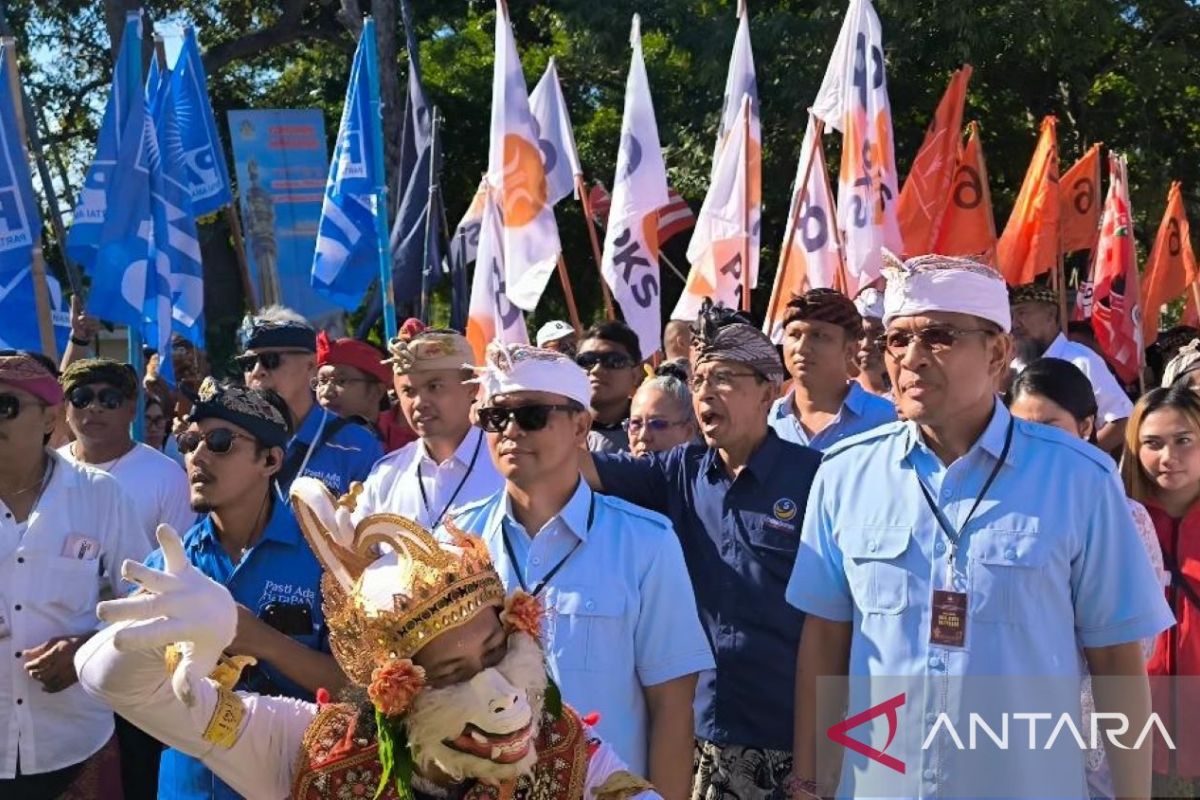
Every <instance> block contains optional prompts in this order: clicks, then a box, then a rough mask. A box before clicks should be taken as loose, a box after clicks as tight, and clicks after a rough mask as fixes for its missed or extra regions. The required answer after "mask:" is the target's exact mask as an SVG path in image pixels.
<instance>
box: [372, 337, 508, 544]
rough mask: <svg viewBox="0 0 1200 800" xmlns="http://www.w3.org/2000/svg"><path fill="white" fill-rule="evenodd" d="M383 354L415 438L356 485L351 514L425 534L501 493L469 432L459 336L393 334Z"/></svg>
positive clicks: (471, 396) (470, 387)
mask: <svg viewBox="0 0 1200 800" xmlns="http://www.w3.org/2000/svg"><path fill="white" fill-rule="evenodd" d="M388 350H389V351H390V352H391V354H392V357H391V358H390V359H388V361H389V362H390V363H391V365H392V371H393V372H394V375H393V380H394V382H395V386H396V396H397V397H398V398H399V399H400V408H401V410H402V411H403V412H404V416H405V418H406V419H407V420H408V423H409V425H411V426H412V428H413V430H414V431H416V432H417V435H418V436H419V437H420V438H418V439H417V441H415V442H411V443H410V444H407V445H405V446H404V447H402V448H400V449H399V450H397V451H396V452H394V453H391V454H389V455H387V456H386V457H384V458H382V459H380V460H379V461H378V462H377V463H376V464H375V466H374V467H373V468H372V469H371V474H370V475H369V476H367V479H366V481H364V482H363V491H362V495H361V496H360V497H359V499H358V513H359V514H360V515H365V514H374V513H380V512H384V511H387V512H390V513H393V514H400V515H401V516H405V517H408V518H409V519H412V520H416V521H417V522H418V523H420V524H421V525H424V526H426V527H428V528H430V529H431V530H432V529H434V528H436V527H437V526H438V525H439V524H441V522H442V520H443V519H445V518H446V517H447V515H450V516H453V513H454V512H455V511H456V510H457V509H459V508H461V507H462V506H464V505H466V504H467V503H471V502H474V501H476V500H479V499H481V498H484V497H488V496H490V495H493V494H495V493H496V492H498V491H500V489H501V488H503V486H504V479H503V478H501V477H500V474H499V473H498V472H496V467H495V465H494V464H493V463H492V460H491V458H489V457H488V453H487V442H485V441H484V436H483V431H481V430H479V428H476V427H474V426H473V425H471V406H472V405H473V404H474V402H475V394H476V391H477V390H478V388H479V387H478V386H476V385H475V384H474V383H470V382H469V381H471V379H472V378H474V377H475V373H474V372H472V371H471V368H470V364H471V362H472V361H474V360H475V355H474V353H473V352H472V351H471V345H470V344H468V343H467V340H466V337H464V336H463V335H462V334H459V333H456V332H454V331H449V330H436V329H425V330H423V331H422V332H420V333H417V334H415V335H412V336H409V335H407V334H405V333H401V335H400V336H397V337H396V338H394V339H393V340H392V341H391V343H390V344H389V345H388Z"/></svg>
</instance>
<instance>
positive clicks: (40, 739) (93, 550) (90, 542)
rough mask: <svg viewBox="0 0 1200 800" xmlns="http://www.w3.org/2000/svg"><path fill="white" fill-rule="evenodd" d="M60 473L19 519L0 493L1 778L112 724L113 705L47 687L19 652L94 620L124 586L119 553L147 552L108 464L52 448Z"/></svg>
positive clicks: (61, 761)
mask: <svg viewBox="0 0 1200 800" xmlns="http://www.w3.org/2000/svg"><path fill="white" fill-rule="evenodd" d="M47 453H48V454H49V455H50V458H51V459H52V460H53V462H52V463H53V470H54V472H53V474H52V475H51V476H50V480H49V482H48V483H47V485H46V489H45V492H43V494H42V497H41V499H40V500H38V503H37V506H36V507H35V508H34V510H33V512H32V513H31V514H30V515H29V518H28V520H27V521H26V523H24V524H18V523H17V522H16V521H15V519H14V518H13V516H12V513H11V511H10V510H9V509H8V507H7V506H5V505H4V503H3V502H2V501H0V608H2V609H3V612H2V613H3V614H4V616H5V617H6V618H7V619H8V622H9V627H10V629H11V635H9V636H6V637H4V638H0V778H12V777H14V776H15V774H16V767H17V752H18V750H19V751H20V757H21V772H22V773H23V774H28V775H33V774H37V773H42V772H52V771H54V770H57V769H62V768H64V767H68V766H71V765H72V764H77V763H79V762H80V761H83V760H85V759H87V758H88V757H90V756H92V755H93V754H95V753H96V752H97V751H98V750H99V749H100V748H101V747H103V746H104V744H105V742H107V741H108V740H109V738H110V737H111V736H112V733H113V716H112V709H110V708H108V707H107V706H105V705H104V704H102V703H100V702H97V701H96V700H94V699H92V698H90V697H88V696H87V694H85V693H84V691H83V689H82V688H80V686H79V685H78V684H75V685H73V686H71V687H70V688H68V689H65V690H63V691H61V692H56V693H53V694H51V693H49V692H46V691H45V690H44V689H43V688H42V684H41V683H40V682H38V681H36V680H34V679H33V678H31V677H29V674H28V673H27V672H26V671H25V669H24V664H25V658H24V657H23V656H22V652H23V651H25V650H29V649H31V648H34V647H37V646H38V645H40V644H43V643H44V642H46V641H47V640H49V639H51V638H53V637H56V636H71V635H79V634H86V633H89V632H91V631H93V630H95V629H96V625H97V623H96V603H97V602H99V600H100V598H101V592H102V591H103V590H105V589H107V590H108V592H107V593H108V594H110V595H121V594H124V590H123V589H122V587H121V579H120V565H121V561H122V560H124V559H126V558H129V559H133V560H134V561H141V560H142V559H143V558H145V557H146V554H147V553H149V552H150V544H149V542H147V541H146V536H145V534H144V533H143V530H142V526H141V523H140V521H139V520H138V517H137V513H136V512H135V511H134V507H133V503H132V501H131V500H130V499H129V498H128V497H127V496H126V494H125V493H124V492H123V491H122V490H121V488H120V487H119V486H118V485H117V482H116V481H115V480H114V479H113V478H112V477H111V476H110V475H107V474H105V473H103V472H99V471H97V470H94V469H91V468H89V467H84V466H78V465H76V464H73V463H72V462H70V461H68V460H67V459H65V458H63V457H62V456H60V455H58V454H57V453H54V452H53V451H49V450H48V451H47Z"/></svg>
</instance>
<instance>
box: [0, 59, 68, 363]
mask: <svg viewBox="0 0 1200 800" xmlns="http://www.w3.org/2000/svg"><path fill="white" fill-rule="evenodd" d="M0 42H2V43H3V46H4V60H5V61H6V62H7V66H8V89H9V96H10V97H12V104H13V112H14V114H15V115H16V118H17V137H18V138H19V139H20V140H21V153H22V155H23V156H24V157H25V163H26V164H28V163H29V147H28V145H27V144H26V141H27V140H26V138H25V112H24V109H22V108H21V105H22V103H21V79H20V78H19V77H18V76H17V42H16V39H13V38H12V37H11V36H5V37H4V38H3V39H0ZM31 211H36V209H31ZM32 244H33V252H32V253H31V255H32V261H33V264H32V265H31V271H32V278H33V299H34V307H35V308H36V309H37V318H38V337H39V339H40V340H41V343H42V353H43V354H44V355H47V356H49V357H50V358H51V359H53V360H54V362H55V363H58V345H57V343H56V342H55V341H54V320H53V319H51V317H50V284H49V283H47V282H46V264H45V262H44V261H43V260H42V242H41V238H40V237H39V238H38V239H37V240H36V241H34V242H32Z"/></svg>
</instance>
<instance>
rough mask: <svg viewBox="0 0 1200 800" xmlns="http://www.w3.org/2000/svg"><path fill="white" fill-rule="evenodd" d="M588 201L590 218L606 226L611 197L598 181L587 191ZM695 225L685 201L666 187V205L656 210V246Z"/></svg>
mask: <svg viewBox="0 0 1200 800" xmlns="http://www.w3.org/2000/svg"><path fill="white" fill-rule="evenodd" d="M588 201H589V205H591V207H592V218H593V219H594V220H595V221H596V224H597V225H599V226H600V227H601V228H605V227H607V226H608V209H609V206H611V205H612V197H610V196H609V194H608V190H607V189H605V188H604V184H602V183H600V181H594V182H593V183H592V188H590V189H588ZM695 225H696V215H695V213H693V211H692V207H691V206H689V205H688V202H687V200H684V199H683V196H682V195H680V194H679V192H677V191H675V190H674V189H672V188H671V186H670V185H669V184H668V185H667V204H666V205H665V206H663V207H662V208H660V209H659V210H658V244H659V246H660V247H661V246H662V245H663V243H665V242H666V241H667V240H668V239H671V238H673V237H675V236H678V235H679V234H681V233H683V232H684V231H686V230H691V229H692V228H693V227H695Z"/></svg>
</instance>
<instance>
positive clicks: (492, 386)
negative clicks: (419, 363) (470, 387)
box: [475, 342, 592, 408]
mask: <svg viewBox="0 0 1200 800" xmlns="http://www.w3.org/2000/svg"><path fill="white" fill-rule="evenodd" d="M477 371H478V372H479V377H478V378H476V379H475V380H476V382H477V383H478V384H479V385H480V386H481V387H482V388H483V392H482V394H483V396H482V397H481V398H480V399H481V400H482V401H483V402H485V403H486V402H487V401H488V400H489V399H491V397H492V396H493V395H497V394H509V393H512V392H548V393H550V394H558V395H562V396H563V397H566V398H568V399H570V400H574V401H576V402H578V403H579V404H580V405H581V406H583V407H584V408H587V407H588V406H590V405H591V403H592V384H591V381H589V380H588V376H587V373H586V372H584V371H583V369H582V368H580V367H579V366H578V365H577V364H576V363H575V362H574V361H572V360H571V359H570V358H568V357H567V356H564V355H562V354H561V353H557V352H555V351H553V350H544V349H542V348H540V347H530V346H529V345H527V344H516V345H513V344H503V343H501V342H492V343H491V344H489V345H488V350H487V357H486V358H485V359H484V366H483V367H482V368H481V369H478V370H477Z"/></svg>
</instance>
